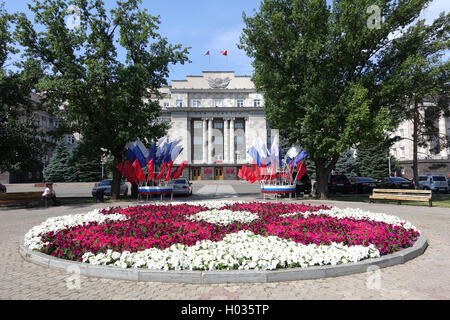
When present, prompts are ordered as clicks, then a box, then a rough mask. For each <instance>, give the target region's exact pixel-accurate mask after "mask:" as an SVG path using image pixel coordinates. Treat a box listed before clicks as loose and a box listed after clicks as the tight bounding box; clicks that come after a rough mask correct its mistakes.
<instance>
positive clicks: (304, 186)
mask: <svg viewBox="0 0 450 320" xmlns="http://www.w3.org/2000/svg"><path fill="white" fill-rule="evenodd" d="M301 193H304V194H310V193H311V179H310V178H309V176H308V174H305V175H304V176H303V177H302V178H301V179H300V181H297V186H296V194H297V195H298V194H301Z"/></svg>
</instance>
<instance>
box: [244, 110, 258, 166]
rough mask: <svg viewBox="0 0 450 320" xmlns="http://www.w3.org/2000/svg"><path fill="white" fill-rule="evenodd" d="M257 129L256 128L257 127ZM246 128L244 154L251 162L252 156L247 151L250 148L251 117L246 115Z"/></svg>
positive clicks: (246, 159) (247, 160)
mask: <svg viewBox="0 0 450 320" xmlns="http://www.w3.org/2000/svg"><path fill="white" fill-rule="evenodd" d="M255 129H256V128H255ZM244 130H245V149H244V150H245V155H244V159H245V161H246V162H248V163H250V162H251V161H252V160H251V158H250V155H249V154H248V153H247V150H248V149H249V148H250V144H251V142H250V130H249V117H245V125H244Z"/></svg>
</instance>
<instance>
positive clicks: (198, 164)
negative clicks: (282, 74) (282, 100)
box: [160, 71, 270, 180]
mask: <svg viewBox="0 0 450 320" xmlns="http://www.w3.org/2000/svg"><path fill="white" fill-rule="evenodd" d="M160 91H161V93H162V94H163V99H161V100H160V103H161V107H162V108H163V112H162V116H161V119H162V120H165V121H168V122H170V124H171V128H170V129H169V132H168V136H169V137H170V140H178V139H180V140H181V143H180V144H181V145H182V146H183V147H184V151H183V152H182V154H181V155H180V157H179V158H178V159H177V163H181V162H182V161H188V163H189V166H188V168H187V169H186V170H187V172H185V173H184V175H185V176H188V177H189V178H190V179H193V180H200V179H203V180H212V179H216V180H222V179H225V180H229V179H237V171H238V168H240V167H241V166H242V164H246V163H250V161H251V159H250V157H249V156H248V154H247V150H248V148H249V146H250V145H251V144H252V142H253V141H254V139H255V138H256V137H259V138H261V139H262V141H265V142H266V143H267V142H270V141H268V140H270V137H269V136H270V133H269V134H268V126H267V124H266V119H265V111H264V99H263V95H262V94H261V93H258V92H256V90H255V86H254V84H253V82H252V81H251V77H250V76H236V75H235V74H234V72H231V71H205V72H203V74H202V75H201V76H187V77H186V80H174V81H172V85H171V86H169V87H164V88H161V90H160ZM268 145H270V143H268Z"/></svg>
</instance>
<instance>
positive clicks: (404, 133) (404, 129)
mask: <svg viewBox="0 0 450 320" xmlns="http://www.w3.org/2000/svg"><path fill="white" fill-rule="evenodd" d="M432 105H433V102H431V101H426V102H424V106H432ZM420 113H421V116H422V117H425V116H426V114H425V112H424V109H423V108H422V109H421V110H420ZM435 125H436V127H438V128H439V136H440V137H441V138H444V139H445V137H446V136H447V137H448V136H450V118H448V117H441V118H440V119H439V120H438V121H437V122H436V123H435ZM394 136H399V137H401V138H402V139H401V140H400V141H398V142H396V143H394V145H393V146H392V147H391V155H392V156H394V157H395V158H396V159H398V160H399V165H400V170H401V174H402V176H404V177H407V178H412V177H413V170H412V161H413V140H412V138H413V122H412V121H404V122H402V123H401V124H400V125H399V127H398V128H397V130H396V131H395V132H393V133H392V137H394ZM441 143H442V141H440V140H439V139H429V141H428V146H427V147H425V148H424V147H418V151H417V157H418V169H419V174H443V175H447V174H450V148H448V147H445V146H444V145H441Z"/></svg>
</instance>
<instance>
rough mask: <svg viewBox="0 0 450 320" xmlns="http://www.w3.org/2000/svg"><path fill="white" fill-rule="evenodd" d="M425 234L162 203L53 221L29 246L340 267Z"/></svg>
mask: <svg viewBox="0 0 450 320" xmlns="http://www.w3.org/2000/svg"><path fill="white" fill-rule="evenodd" d="M419 235H420V234H419V231H418V230H417V229H416V228H415V227H414V226H412V225H411V224H410V223H409V222H406V221H403V220H401V219H399V218H398V217H394V216H389V215H385V214H377V213H371V212H367V211H363V210H360V209H338V208H330V207H326V206H311V205H300V204H286V203H270V202H252V203H242V202H203V203H189V204H186V203H182V204H181V203H179V204H175V203H174V204H163V203H156V204H152V205H144V206H137V207H129V208H126V209H122V208H107V209H103V210H96V211H93V212H90V213H87V214H81V215H76V216H63V217H58V218H51V219H48V220H47V221H45V222H44V223H42V224H41V225H39V226H36V227H34V228H33V229H31V230H30V231H29V232H28V233H27V234H26V236H25V241H24V244H25V246H26V247H28V248H30V249H32V250H38V251H40V252H43V253H45V254H49V255H52V256H54V257H58V258H62V259H68V260H73V261H82V262H86V263H90V264H96V265H113V266H119V267H122V268H147V269H159V270H249V269H256V270H273V269H277V268H293V267H310V266H321V265H337V264H342V263H348V262H357V261H360V260H363V259H368V258H377V257H380V256H382V255H386V254H390V253H393V252H396V251H399V250H402V249H404V248H408V247H411V246H412V245H413V244H414V242H415V241H416V240H417V239H418V237H419Z"/></svg>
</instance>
